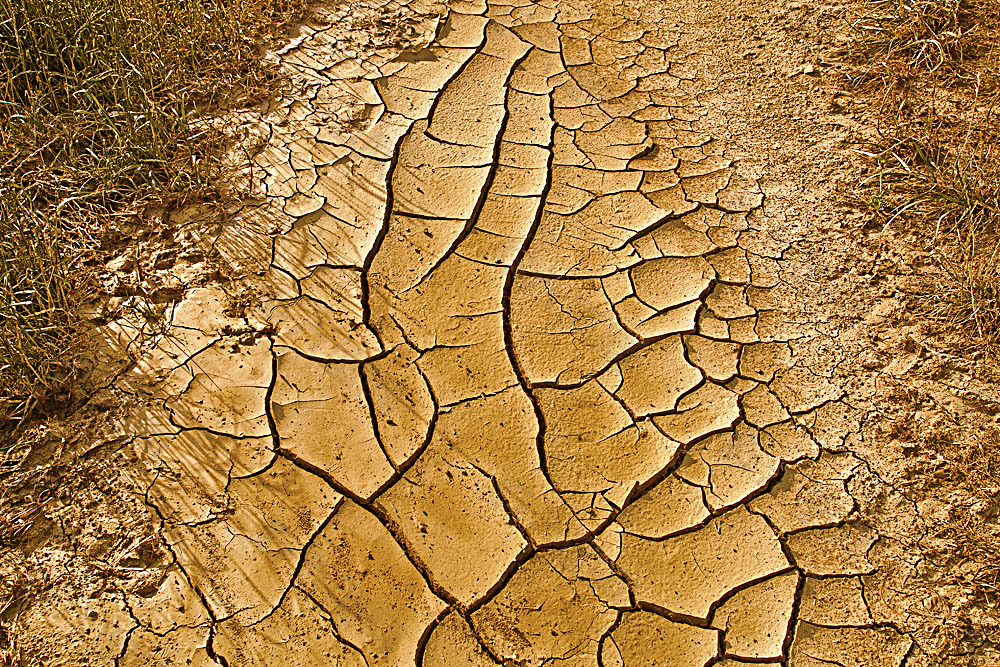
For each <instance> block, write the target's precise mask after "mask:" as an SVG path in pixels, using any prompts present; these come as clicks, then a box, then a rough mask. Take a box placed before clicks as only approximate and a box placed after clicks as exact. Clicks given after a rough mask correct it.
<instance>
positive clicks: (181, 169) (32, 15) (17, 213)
mask: <svg viewBox="0 0 1000 667" xmlns="http://www.w3.org/2000/svg"><path fill="white" fill-rule="evenodd" d="M306 5H307V0H0V239H2V240H0V396H2V397H3V399H2V401H0V420H9V419H12V418H13V419H20V418H23V417H24V416H25V415H26V414H28V413H29V412H30V409H31V407H32V406H34V405H38V404H39V402H40V401H41V400H42V399H43V397H44V396H46V395H48V394H49V393H51V391H52V390H53V389H54V388H55V387H57V386H59V385H60V384H62V383H64V382H66V381H67V379H68V378H70V377H72V373H73V369H74V363H73V359H72V355H70V354H68V352H67V350H69V349H72V344H71V341H72V338H73V326H72V323H73V318H72V315H71V313H72V309H73V294H74V293H75V290H77V289H78V288H79V287H80V284H81V280H82V278H83V275H82V272H81V268H80V267H81V264H82V263H81V261H80V260H81V258H85V257H87V256H90V255H92V253H93V251H94V249H95V248H96V247H97V246H98V245H99V244H100V240H101V235H102V230H104V229H106V228H108V227H111V226H113V224H114V221H115V220H116V219H117V218H119V217H120V216H128V215H130V214H134V213H136V212H138V211H140V210H141V209H142V208H143V207H144V206H146V205H147V204H151V203H157V204H161V205H162V204H165V205H172V204H177V203H179V202H182V201H185V200H199V199H200V200H204V199H212V198H214V197H217V196H218V189H217V187H216V183H217V181H218V178H219V174H220V166H219V159H218V157H219V155H220V151H221V148H222V143H223V138H222V137H221V136H220V135H219V134H218V133H217V132H215V131H213V130H211V129H210V128H209V127H208V126H207V125H206V124H205V123H198V122H197V119H198V117H199V113H201V112H202V111H203V110H206V109H212V108H217V107H218V106H220V105H223V106H232V105H238V104H240V103H243V102H245V101H247V100H252V99H254V98H255V96H257V95H259V94H260V93H261V92H262V91H263V90H264V89H265V88H266V86H267V84H268V83H269V82H271V81H272V80H273V74H272V72H271V70H270V69H269V68H268V67H267V66H266V65H265V64H264V63H263V61H262V59H261V55H262V51H261V47H262V45H263V44H265V43H267V41H268V40H269V39H270V38H272V37H273V36H274V34H275V32H276V30H277V27H278V26H280V25H282V24H283V23H285V22H287V21H288V20H291V19H293V18H296V17H298V16H300V15H302V14H303V13H304V11H305V9H306Z"/></svg>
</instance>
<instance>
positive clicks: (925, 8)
mask: <svg viewBox="0 0 1000 667" xmlns="http://www.w3.org/2000/svg"><path fill="white" fill-rule="evenodd" d="M851 26H852V28H853V34H854V36H855V38H854V42H853V45H852V48H853V54H854V56H855V61H856V67H855V68H854V70H853V80H854V83H855V85H856V87H857V88H858V89H859V93H860V94H861V95H864V96H867V97H870V98H871V99H873V100H874V101H875V103H876V105H877V107H878V114H877V115H878V117H879V126H878V128H877V129H878V134H877V138H876V139H875V140H874V141H872V142H871V143H870V144H868V145H866V146H864V147H863V148H862V151H861V152H863V153H864V154H865V155H867V156H869V157H870V158H871V160H872V168H871V170H870V173H869V175H868V176H867V177H866V178H865V179H864V180H863V181H862V182H861V183H860V184H859V186H858V188H857V196H858V198H857V201H859V202H860V203H861V204H862V205H863V206H864V207H865V208H867V209H868V210H869V211H870V212H871V213H872V214H873V215H874V216H875V217H876V218H878V219H880V220H881V221H882V229H883V230H886V229H888V228H890V227H894V228H895V230H896V231H898V232H900V233H904V234H907V235H909V236H910V237H911V238H913V239H914V240H916V241H917V242H918V243H921V244H922V245H924V246H925V247H927V248H928V249H930V250H931V253H932V255H933V257H935V258H936V259H937V261H938V263H939V265H940V267H941V269H942V275H943V276H944V280H943V281H942V282H940V283H939V284H935V285H927V286H926V288H925V289H923V290H922V293H921V294H919V295H918V297H917V299H916V301H915V304H914V305H915V307H916V308H917V309H918V310H919V311H921V312H922V313H923V314H924V315H926V316H928V317H929V318H931V319H932V320H934V321H937V322H939V323H941V324H943V325H945V326H947V327H950V328H953V329H955V330H957V331H959V332H961V333H962V336H959V337H957V339H956V343H957V345H958V346H959V347H963V348H965V349H966V350H967V351H969V352H972V353H976V352H982V351H987V352H989V351H993V350H995V349H996V347H997V345H998V344H1000V300H998V298H997V295H998V293H1000V262H998V259H1000V118H998V117H997V111H998V110H1000V4H998V3H996V2H995V0H984V1H983V2H979V3H974V2H969V1H967V0H915V1H910V0H873V1H872V2H868V3H866V4H865V5H864V9H863V10H862V11H861V13H860V15H859V16H857V17H856V18H855V19H854V20H853V21H852V23H851Z"/></svg>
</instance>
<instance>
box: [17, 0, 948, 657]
mask: <svg viewBox="0 0 1000 667" xmlns="http://www.w3.org/2000/svg"><path fill="white" fill-rule="evenodd" d="M793 5H797V3H793ZM822 9H823V8H822V7H819V8H818V9H817V8H816V7H813V8H809V10H808V12H806V14H805V15H804V16H800V17H798V18H796V16H795V12H796V11H804V10H802V8H801V6H791V7H790V8H789V7H786V6H785V5H781V6H780V7H778V6H777V5H776V6H775V8H771V7H766V8H763V9H761V8H759V7H755V6H753V5H752V4H748V5H747V6H745V7H744V6H743V5H740V4H729V3H721V2H709V3H708V4H707V5H706V4H704V3H698V2H684V1H682V2H677V3H665V2H649V1H645V2H637V1H631V0H626V1H624V2H610V1H605V0H590V1H581V2H570V1H569V0H535V1H533V0H514V1H513V2H512V3H511V4H508V3H506V2H500V1H497V2H494V1H492V0H490V1H489V2H486V3H484V2H483V1H482V0H453V1H452V2H450V3H449V5H448V7H447V8H446V9H444V10H442V11H438V9H437V8H433V7H429V6H428V7H421V6H419V4H418V3H417V0H414V4H411V5H408V6H403V7H401V11H403V12H404V13H408V15H409V16H411V17H412V19H411V20H410V22H409V23H407V24H406V25H407V26H408V28H407V29H408V31H409V33H410V34H411V35H414V37H413V39H412V40H411V43H410V45H409V46H408V47H407V48H402V49H400V48H397V49H390V48H374V47H373V48H371V49H369V50H367V51H365V50H364V49H351V48H349V45H348V47H343V45H342V44H341V45H338V41H337V38H335V37H331V35H332V34H334V31H335V28H334V29H333V30H331V29H330V28H326V29H322V30H321V29H311V28H309V27H307V28H305V29H303V31H302V33H301V35H300V36H299V37H298V38H296V39H295V40H293V41H292V42H291V43H289V45H288V46H287V47H285V48H284V49H282V50H281V51H280V52H279V53H277V54H276V55H275V57H277V58H278V59H279V60H280V61H281V63H282V67H283V68H284V70H285V71H287V72H289V73H290V74H289V76H292V77H293V78H294V79H295V80H296V81H297V82H298V83H299V84H300V88H301V90H302V91H304V92H302V93H301V94H299V95H296V96H294V97H293V98H290V99H287V100H284V101H283V102H282V103H281V104H278V105H276V106H275V107H274V108H272V109H269V110H268V111H267V112H266V113H261V114H260V115H259V117H256V118H255V119H252V120H250V121H247V123H249V124H251V125H254V127H255V128H256V130H255V131H256V132H257V133H258V134H259V136H262V137H263V144H264V149H263V151H262V152H261V153H260V154H259V155H258V157H257V158H256V160H255V165H254V168H253V169H252V170H250V171H249V172H248V173H246V174H245V178H246V179H247V181H248V183H250V184H251V186H252V187H253V188H254V189H255V190H256V191H257V192H258V193H259V194H260V201H259V202H258V203H257V204H255V205H253V206H247V207H245V208H243V209H241V210H240V211H239V212H238V213H237V214H236V215H235V216H234V221H233V222H232V224H231V225H229V226H226V227H225V228H224V229H222V230H220V231H219V232H218V234H216V235H215V236H213V238H212V243H213V246H214V247H215V248H216V250H217V251H218V252H219V253H221V254H222V255H223V256H225V257H227V258H228V260H229V261H230V262H231V263H232V264H234V265H238V266H241V267H243V268H244V269H245V270H246V271H247V273H248V275H250V276H252V280H253V284H254V285H255V288H256V289H257V290H258V292H259V293H260V294H261V295H262V296H261V299H260V303H259V304H258V305H256V306H255V307H253V308H252V309H251V310H250V311H249V312H248V313H245V314H242V315H237V314H233V313H232V312H231V311H230V310H228V309H227V308H228V306H227V298H226V295H225V293H224V292H223V289H222V288H221V287H217V286H211V285H209V286H204V287H199V288H196V289H191V290H189V291H188V292H187V293H186V294H185V295H184V298H183V299H182V300H180V301H179V302H178V303H177V304H176V306H175V307H173V309H172V310H171V312H170V330H169V335H166V336H163V337H161V338H159V339H157V342H156V344H155V345H153V346H152V347H151V348H148V349H147V350H146V352H145V353H144V355H143V356H142V357H141V359H140V360H139V361H138V363H137V364H136V365H135V366H134V367H133V368H131V369H130V370H129V371H128V372H126V373H124V374H122V375H120V376H119V377H117V378H116V379H115V384H116V386H117V387H118V388H119V389H120V390H121V391H124V392H127V393H129V394H131V395H132V396H134V397H135V398H136V400H137V402H139V403H140V405H139V407H137V408H135V409H133V410H132V411H131V414H130V415H129V417H128V418H127V419H126V420H125V426H124V428H125V429H126V430H127V432H128V434H129V440H128V451H129V452H130V457H131V458H130V459H129V460H130V463H129V464H128V466H126V468H125V470H126V474H127V475H128V476H129V477H130V479H132V480H133V481H134V482H135V484H136V486H137V488H141V489H142V490H143V491H142V498H143V502H144V503H145V504H146V505H147V506H148V508H149V509H150V511H151V512H152V513H153V515H154V517H155V520H156V523H157V526H158V528H157V532H156V540H157V541H158V542H162V550H163V553H165V554H166V556H165V560H164V561H162V562H161V563H160V564H159V565H157V567H156V568H153V569H155V570H156V572H157V575H156V577H155V578H154V579H153V583H152V584H150V585H148V586H145V587H144V588H140V589H138V590H135V589H116V590H115V591H114V592H113V594H108V595H104V596H103V597H101V598H100V599H99V600H98V601H92V602H88V601H82V602H80V603H79V606H78V607H73V606H72V605H70V604H69V603H66V604H65V605H64V606H63V608H62V609H60V610H58V611H53V609H52V608H51V607H45V606H37V607H36V608H33V609H32V610H31V611H30V613H29V618H28V627H29V635H30V636H31V637H32V638H33V641H37V646H39V647H45V648H44V649H39V650H40V653H39V655H40V656H42V657H43V658H44V656H48V657H47V658H46V659H43V660H42V663H43V664H76V663H75V661H79V660H81V659H82V658H83V657H84V656H85V657H86V660H88V661H92V662H89V663H88V664H111V663H114V664H116V665H161V664H164V665H165V664H211V663H218V664H223V665H229V666H232V667H236V666H242V665H248V666H249V665H260V666H263V665H296V664H300V665H343V666H345V667H346V666H351V667H361V666H368V667H376V666H396V665H400V666H402V665H423V666H426V667H439V666H440V667H444V666H449V667H451V666H455V667H457V666H466V665H467V666H469V667H485V666H489V665H532V666H534V665H567V666H569V665H574V666H576V665H579V666H583V665H588V666H593V665H601V666H604V667H612V666H614V667H649V666H653V665H658V666H671V667H688V666H692V667H693V666H702V665H718V666H719V667H737V666H738V665H745V664H750V663H753V664H759V663H763V664H774V665H778V664H781V665H795V666H797V667H820V666H822V665H839V666H841V667H900V666H901V665H903V664H904V663H906V662H907V661H910V662H911V664H917V663H918V657H919V651H918V650H917V648H916V643H915V641H914V634H913V633H914V632H915V630H914V629H913V627H912V624H909V618H910V616H908V615H906V614H905V613H903V612H900V611H899V609H901V608H902V607H900V605H899V603H898V597H899V593H898V591H899V589H901V588H905V586H904V585H902V584H899V582H898V581H897V580H894V579H893V576H894V575H892V574H891V573H892V572H893V570H892V567H890V566H886V567H882V568H880V567H879V566H878V562H879V559H882V561H894V560H900V561H902V560H905V559H900V558H899V554H898V552H897V551H893V548H894V547H892V546H891V545H893V544H897V545H898V544H903V543H904V542H903V539H902V538H893V539H892V540H888V541H887V540H886V539H885V534H886V533H887V532H891V530H895V531H896V534H897V535H903V534H909V533H908V531H911V530H916V529H912V528H911V527H909V524H907V522H908V521H909V522H910V523H914V522H915V521H916V520H915V519H913V518H912V517H910V518H906V516H905V512H904V509H905V507H906V505H907V503H906V501H905V500H900V499H899V498H896V500H892V498H894V496H893V495H892V492H891V490H886V489H887V487H886V485H885V483H884V482H883V481H881V477H880V475H881V474H882V473H881V472H880V467H879V466H880V464H879V463H878V460H877V458H878V457H877V456H875V453H876V452H877V445H872V444H871V443H867V444H866V443H864V442H862V439H861V438H859V436H858V432H859V426H858V424H859V420H860V417H859V416H858V415H859V413H860V412H863V409H861V408H859V407H858V405H856V404H855V403H852V401H851V400H849V398H850V396H851V395H853V394H849V393H848V389H849V388H845V385H844V382H842V381H841V380H840V379H838V378H839V376H838V375H837V372H836V370H837V368H838V367H839V366H840V365H841V364H843V363H845V356H846V354H845V353H844V349H843V347H838V345H840V343H838V342H837V334H836V333H835V332H832V325H831V326H830V327H826V328H825V323H828V321H829V320H828V318H825V317H824V316H823V314H822V313H821V312H820V311H821V310H822V304H823V300H822V298H821V295H822V293H823V290H824V289H826V287H825V286H824V284H822V283H821V281H819V280H817V279H816V278H815V274H816V271H817V268H816V261H817V260H816V256H815V255H810V254H809V251H808V249H803V246H802V244H803V240H804V239H807V237H808V236H809V235H810V234H811V233H812V231H811V230H812V229H813V228H814V227H815V226H816V225H821V224H823V222H822V220H823V216H824V215H825V214H824V213H823V212H822V210H823V201H825V200H824V198H827V197H828V196H829V192H830V186H828V185H824V183H825V178H824V176H825V175H826V174H828V172H829V171H830V170H831V169H833V168H834V167H835V166H836V165H835V163H836V159H837V158H836V156H835V155H832V154H831V153H829V152H827V153H825V154H824V150H825V149H824V146H825V147H829V146H831V145H832V144H833V142H834V141H835V139H836V138H837V136H838V135H837V134H836V132H834V131H831V130H830V128H829V127H828V126H819V125H813V124H811V122H812V121H811V120H810V119H812V118H814V117H815V116H816V114H818V113H819V111H817V109H818V108H819V106H820V104H819V102H818V101H817V100H819V98H821V97H822V93H821V92H819V91H818V89H817V84H815V83H814V82H813V81H811V80H810V79H809V77H807V76H805V75H798V73H797V72H796V71H795V68H796V67H800V65H801V63H802V62H810V61H809V58H814V59H815V58H816V57H817V56H816V55H815V53H814V50H815V49H816V48H818V47H816V46H815V45H810V44H808V43H807V41H797V39H796V37H795V35H794V34H793V33H788V32H787V31H782V30H781V29H778V28H776V27H775V25H776V23H775V21H777V22H778V24H780V25H785V26H787V25H788V24H789V23H792V24H794V25H797V26H800V29H801V30H803V31H805V34H806V35H808V34H809V27H808V26H809V25H811V24H810V23H809V21H810V20H813V19H815V15H816V12H820V13H821V10H822ZM372 11H376V12H377V11H385V9H384V8H382V9H375V10H372ZM789 13H791V14H789ZM789 16H791V18H789ZM810 16H812V17H813V19H810V18H809V17H810ZM340 18H341V19H344V20H345V21H346V19H345V18H344V15H342V16H341V17H340ZM802 26H804V27H802ZM335 27H336V26H335ZM747 49H749V50H747ZM755 49H756V51H755ZM810 49H813V51H810ZM761 50H763V51H766V52H767V55H766V57H765V56H760V55H759V54H760V52H761ZM755 54H756V55H755ZM762 63H763V64H762ZM809 71H810V70H806V74H808V72H809ZM781 105H783V106H781ZM779 106H781V108H782V109H783V110H782V111H780V113H781V114H784V115H783V116H781V117H782V118H785V119H786V120H785V121H784V122H783V123H777V122H775V121H774V120H773V118H774V117H775V116H769V111H772V110H773V109H772V107H774V108H777V107H779ZM775 113H778V112H775ZM824 113H825V112H824ZM789 119H790V120H789ZM824 142H826V143H824ZM807 154H808V156H809V160H811V162H810V166H803V162H802V160H803V158H801V157H800V156H802V155H807ZM817 154H819V155H820V157H818V158H817V157H816V156H817ZM803 182H807V183H811V185H809V186H807V187H804V186H803V185H802V184H803ZM817 221H820V222H817ZM107 332H108V333H107V335H108V336H111V335H112V334H114V335H116V336H118V337H119V340H118V341H117V344H120V345H124V344H125V343H124V342H122V341H125V340H126V339H128V338H129V336H130V333H129V332H128V331H127V330H126V329H125V328H119V329H116V328H115V327H114V326H113V325H112V326H109V327H108V328H107ZM850 391H855V390H853V389H851V390H850ZM855 393H857V392H855ZM860 400H861V399H858V401H859V402H860ZM875 497H877V498H878V500H872V499H873V498H875ZM887 499H888V500H887ZM872 507H877V508H878V509H879V511H881V512H883V513H884V514H885V516H892V517H900V516H903V517H904V518H897V519H893V520H892V521H893V522H895V523H894V526H893V527H892V528H891V530H890V529H889V528H886V527H884V526H883V527H881V528H880V527H879V526H878V525H875V524H873V522H872V521H867V520H865V519H866V517H867V516H868V514H871V512H872V511H873V510H871V508H872ZM893 508H895V509H893ZM900 508H903V509H900ZM866 513H867V514H866ZM876 523H877V522H876ZM903 524H906V525H903ZM887 544H889V545H890V546H886V545H887ZM140 560H141V559H140ZM136 567H137V569H142V568H143V567H150V568H152V566H151V565H148V564H146V565H142V564H140V565H137V566H136ZM887 568H888V569H887ZM887 573H889V574H887ZM87 605H91V607H93V606H94V605H98V606H99V607H100V614H99V616H98V614H97V613H96V612H94V614H93V615H92V616H90V617H89V618H88V616H87V614H86V612H85V611H84V610H85V609H86V608H88V607H87ZM74 609H75V610H76V611H74ZM95 618H96V620H95ZM84 626H86V629H85V631H84V630H82V628H83V627H84ZM73 642H82V644H74V643H73ZM81 647H82V648H81ZM928 664H929V663H928Z"/></svg>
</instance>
